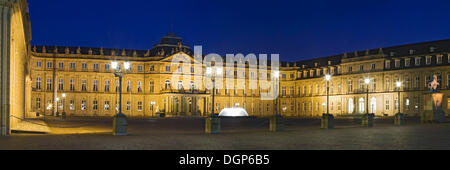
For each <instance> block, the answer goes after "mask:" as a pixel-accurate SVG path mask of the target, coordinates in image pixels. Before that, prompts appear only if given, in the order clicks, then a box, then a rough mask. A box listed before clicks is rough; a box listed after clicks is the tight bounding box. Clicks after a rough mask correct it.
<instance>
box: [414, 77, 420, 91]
mask: <svg viewBox="0 0 450 170" xmlns="http://www.w3.org/2000/svg"><path fill="white" fill-rule="evenodd" d="M414 88H416V89H417V88H420V76H416V81H415V82H414Z"/></svg>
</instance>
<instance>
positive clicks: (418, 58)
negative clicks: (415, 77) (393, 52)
mask: <svg viewBox="0 0 450 170" xmlns="http://www.w3.org/2000/svg"><path fill="white" fill-rule="evenodd" d="M414 65H416V66H420V57H416V58H415V62H414Z"/></svg>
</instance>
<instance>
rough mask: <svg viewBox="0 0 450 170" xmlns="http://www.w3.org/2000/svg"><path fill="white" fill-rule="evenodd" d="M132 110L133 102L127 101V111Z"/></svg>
mask: <svg viewBox="0 0 450 170" xmlns="http://www.w3.org/2000/svg"><path fill="white" fill-rule="evenodd" d="M130 110H131V102H130V101H127V111H130Z"/></svg>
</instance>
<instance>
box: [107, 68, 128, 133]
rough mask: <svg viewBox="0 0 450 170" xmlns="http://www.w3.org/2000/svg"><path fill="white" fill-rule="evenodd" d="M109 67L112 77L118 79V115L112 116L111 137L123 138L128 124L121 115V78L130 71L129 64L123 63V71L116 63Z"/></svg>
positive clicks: (125, 118)
mask: <svg viewBox="0 0 450 170" xmlns="http://www.w3.org/2000/svg"><path fill="white" fill-rule="evenodd" d="M111 67H112V69H113V71H114V76H115V77H118V78H119V113H117V114H116V115H114V120H113V135H116V136H124V135H127V127H128V122H127V117H126V116H125V115H124V114H123V113H122V76H123V75H124V74H125V73H126V71H128V70H129V69H130V63H129V62H124V63H123V68H124V70H123V71H122V69H121V67H120V66H119V63H118V62H117V61H113V62H111Z"/></svg>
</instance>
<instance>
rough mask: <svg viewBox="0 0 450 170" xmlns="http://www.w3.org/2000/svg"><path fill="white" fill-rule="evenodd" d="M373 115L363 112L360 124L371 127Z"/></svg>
mask: <svg viewBox="0 0 450 170" xmlns="http://www.w3.org/2000/svg"><path fill="white" fill-rule="evenodd" d="M374 117H375V115H374V114H373V113H369V114H364V115H363V117H362V122H361V126H364V127H373V119H374Z"/></svg>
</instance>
